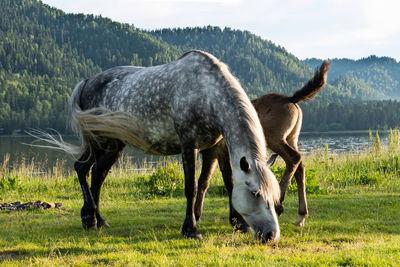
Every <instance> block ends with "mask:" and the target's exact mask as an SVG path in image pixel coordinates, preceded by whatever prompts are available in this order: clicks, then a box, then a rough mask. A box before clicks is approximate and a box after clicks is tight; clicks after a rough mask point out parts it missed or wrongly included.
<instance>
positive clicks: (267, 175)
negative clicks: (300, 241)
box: [232, 156, 280, 243]
mask: <svg viewBox="0 0 400 267" xmlns="http://www.w3.org/2000/svg"><path fill="white" fill-rule="evenodd" d="M232 168H233V175H234V179H235V184H234V187H233V191H232V205H233V207H234V208H235V209H236V211H237V212H239V214H240V215H242V217H243V219H244V220H245V221H246V222H247V223H248V224H249V226H250V227H251V228H252V229H253V231H254V233H255V238H256V239H260V240H261V241H262V242H263V243H265V242H267V241H270V240H271V241H276V240H278V239H279V236H280V230H279V224H278V219H277V216H276V213H275V208H274V206H275V203H276V202H278V201H279V196H280V189H279V184H278V182H277V180H276V178H275V176H274V174H273V173H272V172H271V170H270V169H269V167H268V166H267V163H266V162H259V161H257V160H250V158H249V157H245V156H244V157H242V158H241V159H240V161H239V162H232Z"/></svg>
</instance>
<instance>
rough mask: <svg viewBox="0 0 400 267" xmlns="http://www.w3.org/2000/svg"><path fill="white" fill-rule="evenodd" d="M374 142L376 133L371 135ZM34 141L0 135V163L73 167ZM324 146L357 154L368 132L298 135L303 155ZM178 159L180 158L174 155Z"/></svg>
mask: <svg viewBox="0 0 400 267" xmlns="http://www.w3.org/2000/svg"><path fill="white" fill-rule="evenodd" d="M379 135H380V139H381V143H384V144H387V139H388V134H387V133H380V134H379ZM373 137H374V140H375V133H374V134H373ZM63 138H64V140H65V141H66V142H69V143H72V144H77V143H78V139H77V138H76V137H73V136H64V137H63ZM33 141H34V139H33V138H32V137H27V136H21V137H10V136H0V163H2V162H3V159H4V156H5V155H6V154H9V155H10V163H11V164H18V163H21V162H22V161H24V162H25V163H30V162H32V160H33V161H34V163H35V165H36V166H37V167H39V168H40V169H43V170H47V169H51V168H52V167H53V166H55V165H56V163H57V160H58V162H59V163H63V164H64V166H66V167H67V168H68V167H69V168H71V169H72V166H73V162H74V159H73V158H72V157H71V156H68V155H66V154H65V153H63V152H61V151H57V150H52V149H46V148H38V147H32V146H28V145H25V144H31V143H32V142H33ZM325 144H327V145H328V148H329V152H335V153H341V152H352V153H354V152H357V151H359V150H363V149H364V148H366V147H368V146H369V145H370V144H369V135H368V132H362V133H354V132H351V133H301V134H300V137H299V149H300V151H301V152H303V153H309V152H310V151H312V150H317V151H324V150H325ZM124 153H125V156H126V157H128V158H129V159H130V160H131V161H132V162H133V163H135V165H136V166H143V165H144V163H146V164H147V165H148V164H149V163H150V164H151V163H152V162H155V163H156V162H160V161H162V160H165V158H166V157H162V156H149V155H145V154H143V153H140V152H137V151H134V150H132V149H130V148H126V149H125V150H124ZM175 158H177V159H180V156H175Z"/></svg>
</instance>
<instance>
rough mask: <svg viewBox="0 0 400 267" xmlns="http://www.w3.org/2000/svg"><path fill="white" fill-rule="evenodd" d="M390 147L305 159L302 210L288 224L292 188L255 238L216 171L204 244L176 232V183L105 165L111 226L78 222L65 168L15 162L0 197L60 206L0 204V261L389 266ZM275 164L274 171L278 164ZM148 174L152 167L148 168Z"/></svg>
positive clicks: (394, 251)
mask: <svg viewBox="0 0 400 267" xmlns="http://www.w3.org/2000/svg"><path fill="white" fill-rule="evenodd" d="M398 158H399V150H398V149H395V150H392V151H390V152H389V151H387V150H383V151H381V152H376V151H367V152H360V153H358V154H354V155H350V154H343V155H332V154H324V153H321V154H318V153H312V154H310V155H308V156H306V157H305V163H306V168H307V169H308V170H311V171H309V172H308V173H307V175H308V178H309V180H310V181H311V182H309V183H310V184H309V185H308V186H309V187H313V188H314V191H313V193H312V194H308V203H309V211H310V217H309V218H308V219H307V220H306V226H305V227H303V228H299V227H295V226H294V225H293V222H294V221H295V219H296V218H297V195H296V194H295V193H294V190H295V188H294V186H292V187H291V192H289V194H288V196H287V198H286V200H285V203H284V204H285V212H284V213H283V214H282V215H281V216H280V217H279V223H280V227H281V239H280V241H279V242H277V243H273V244H271V243H269V244H265V245H263V244H259V243H257V242H256V241H255V240H254V239H253V235H252V234H250V233H248V234H239V233H235V232H234V231H233V229H232V227H231V226H230V225H229V222H228V200H227V197H226V195H225V194H224V190H223V182H222V178H221V174H220V173H219V172H216V173H215V174H214V177H213V178H212V183H211V188H210V190H209V192H208V194H207V197H206V200H205V207H204V214H203V217H202V220H201V222H199V224H198V227H199V230H200V231H201V233H202V234H203V241H196V240H189V239H186V238H184V237H183V236H182V235H181V233H180V230H181V226H182V224H183V220H184V217H185V203H186V200H185V197H184V194H183V191H182V190H181V189H180V187H179V188H178V189H177V190H175V191H174V192H172V193H169V194H167V195H165V196H160V195H155V194H154V191H152V188H151V183H149V181H150V180H151V175H152V174H153V173H157V172H152V171H150V172H143V173H139V174H134V173H132V172H127V171H124V169H126V168H128V169H129V168H130V167H131V166H128V167H127V166H126V165H127V164H128V165H129V163H123V161H124V160H121V162H120V165H119V166H120V167H116V168H114V169H113V170H112V172H111V174H110V176H109V177H108V178H107V180H106V182H105V184H104V186H103V191H102V200H101V208H102V214H103V216H104V217H105V218H106V219H107V221H108V222H109V223H110V225H111V228H109V229H103V230H100V231H85V230H83V229H82V227H81V222H80V208H81V206H82V204H83V199H82V195H81V191H80V187H79V183H78V181H77V178H75V175H74V174H72V173H61V172H59V171H58V172H56V173H53V174H48V175H42V176H35V175H31V174H30V173H31V171H32V170H33V169H34V166H31V165H21V166H19V167H18V168H16V169H15V170H14V171H12V172H8V171H3V173H2V174H0V201H1V202H13V201H35V200H42V201H47V202H62V203H63V209H61V210H27V211H17V212H8V211H0V264H2V265H5V266H11V265H13V266H14V265H19V266H27V265H34V266H43V265H47V266H49V265H50V266H54V265H59V266H70V265H74V266H91V265H113V266H114V265H117V266H118V265H120V266H126V265H132V266H209V265H217V266H274V265H275V266H296V265H297V266H300V265H302V266H313V265H316V266H321V265H322V266H324V265H325V266H360V265H362V266H398V265H400V167H399V160H398ZM283 166H284V165H283V162H282V161H278V162H277V166H276V167H275V170H276V171H277V176H279V174H280V169H282V167H283ZM153 175H154V174H153Z"/></svg>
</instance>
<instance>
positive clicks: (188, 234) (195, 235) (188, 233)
mask: <svg viewBox="0 0 400 267" xmlns="http://www.w3.org/2000/svg"><path fill="white" fill-rule="evenodd" d="M182 234H183V235H184V236H186V238H192V239H197V240H203V236H202V235H201V234H200V233H199V232H198V231H197V229H196V228H194V229H190V230H185V229H182Z"/></svg>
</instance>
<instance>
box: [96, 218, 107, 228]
mask: <svg viewBox="0 0 400 267" xmlns="http://www.w3.org/2000/svg"><path fill="white" fill-rule="evenodd" d="M102 227H104V228H110V225H109V224H108V223H107V222H106V221H105V220H102V221H97V228H99V229H100V228H102Z"/></svg>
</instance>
